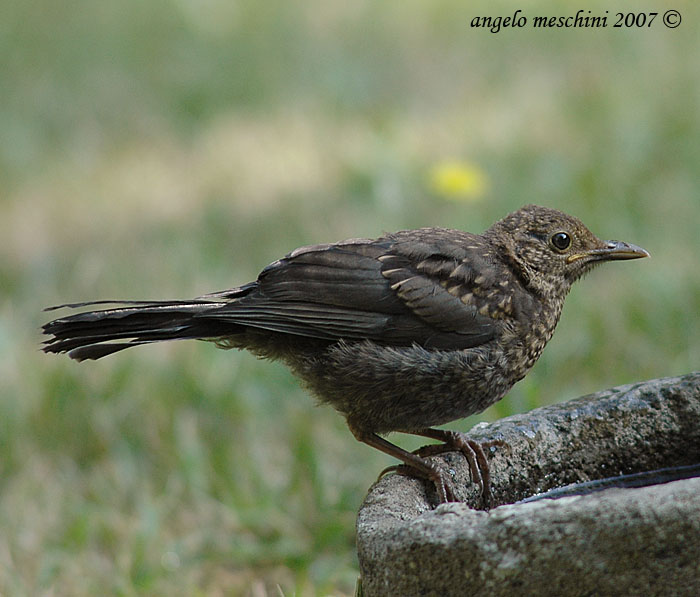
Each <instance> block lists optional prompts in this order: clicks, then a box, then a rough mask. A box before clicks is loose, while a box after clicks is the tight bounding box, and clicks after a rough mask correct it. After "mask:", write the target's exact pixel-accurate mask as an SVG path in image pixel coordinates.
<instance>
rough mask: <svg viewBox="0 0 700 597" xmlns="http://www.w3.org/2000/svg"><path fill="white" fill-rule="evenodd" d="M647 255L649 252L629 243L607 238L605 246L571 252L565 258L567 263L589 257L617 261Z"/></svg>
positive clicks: (593, 259) (597, 259)
mask: <svg viewBox="0 0 700 597" xmlns="http://www.w3.org/2000/svg"><path fill="white" fill-rule="evenodd" d="M642 257H649V252H648V251H646V250H644V249H642V247H638V246H637V245H633V244H630V243H625V242H622V241H621V240H607V241H605V246H604V247H601V248H598V249H591V250H590V251H584V252H582V253H573V254H571V255H569V256H568V257H567V258H566V262H567V263H572V262H574V261H578V260H579V259H590V260H591V261H618V260H622V259H640V258H642Z"/></svg>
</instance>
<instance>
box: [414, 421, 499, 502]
mask: <svg viewBox="0 0 700 597" xmlns="http://www.w3.org/2000/svg"><path fill="white" fill-rule="evenodd" d="M414 433H416V434H418V435H423V436H426V437H431V438H434V439H439V440H441V441H442V442H443V443H442V444H431V445H429V446H423V447H422V448H419V449H418V450H416V451H415V452H414V454H415V455H416V456H419V457H421V458H425V457H426V456H436V455H438V454H444V453H445V452H452V451H455V450H456V451H459V452H461V453H462V454H463V455H464V457H465V458H466V459H467V464H468V466H469V474H470V475H471V478H472V481H473V482H474V483H476V485H478V486H479V489H480V491H481V503H482V507H483V508H484V509H485V510H488V509H489V508H490V507H491V472H490V469H489V463H488V460H487V458H486V450H488V449H489V448H492V447H494V446H503V445H504V443H505V442H503V441H502V440H498V439H495V440H489V441H486V442H478V441H476V440H473V439H471V438H470V437H469V436H468V435H466V434H465V433H461V432H459V431H448V430H443V429H424V430H421V431H419V432H414ZM438 493H439V491H438Z"/></svg>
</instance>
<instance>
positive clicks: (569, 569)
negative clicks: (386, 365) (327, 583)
mask: <svg viewBox="0 0 700 597" xmlns="http://www.w3.org/2000/svg"><path fill="white" fill-rule="evenodd" d="M470 435H471V437H473V438H474V439H479V440H488V439H500V440H502V441H503V442H504V443H503V445H502V446H498V447H496V448H493V449H492V450H491V454H490V466H491V472H492V485H493V494H494V505H495V506H498V507H494V508H493V509H491V510H490V511H488V512H485V511H481V510H475V509H472V508H470V505H472V506H473V505H475V504H477V503H478V501H479V500H478V495H477V492H476V489H475V486H474V485H473V484H472V483H471V482H470V480H469V472H468V469H467V467H466V463H465V461H464V459H463V458H462V457H461V456H460V455H458V454H456V453H448V454H445V455H443V456H441V457H439V458H437V459H436V462H439V463H441V466H444V467H445V470H446V471H449V472H450V474H451V476H452V478H453V479H454V482H455V487H456V490H457V493H458V495H459V496H460V497H461V499H463V500H464V502H465V503H454V504H443V505H440V506H438V507H437V508H435V509H433V506H434V499H435V496H434V495H433V494H432V493H433V492H432V490H430V488H429V486H428V484H426V483H424V482H422V481H420V480H417V479H412V478H409V477H405V476H402V475H387V476H386V477H384V478H383V479H381V480H380V481H379V482H378V483H376V484H375V486H374V487H373V488H372V489H371V490H370V493H369V494H368V496H367V498H366V500H365V502H364V504H363V506H362V508H361V510H360V513H359V515H358V522H357V539H358V553H359V558H360V568H361V573H362V586H363V591H364V595H365V597H377V596H385V595H402V596H407V597H408V596H411V595H440V596H449V595H489V596H499V595H521V594H522V595H540V594H542V595H547V594H552V595H555V594H559V595H561V594H566V595H591V594H600V595H630V594H643V595H698V594H700V479H698V478H695V479H687V480H683V481H675V482H672V483H666V484H663V485H654V486H650V487H643V488H637V489H615V488H613V489H607V490H605V491H601V492H598V493H594V494H590V495H584V496H575V497H566V498H561V499H558V500H540V501H537V502H532V503H525V504H514V502H516V501H518V500H520V499H523V498H526V497H528V496H531V495H534V494H537V493H540V492H543V491H547V490H549V489H552V488H555V487H559V486H562V485H566V484H568V483H575V482H582V481H589V480H592V479H600V478H606V477H611V476H615V475H620V474H628V473H634V472H641V471H647V470H653V469H658V468H663V467H668V466H677V465H686V464H695V463H698V462H700V372H699V373H693V374H690V375H686V376H683V377H677V378H666V379H658V380H652V381H648V382H643V383H639V384H634V385H629V386H622V387H618V388H613V389H611V390H606V391H604V392H600V393H597V394H593V395H590V396H586V397H583V398H579V399H576V400H572V401H570V402H567V403H564V404H558V405H554V406H549V407H545V408H540V409H536V410H534V411H532V412H530V413H527V414H525V415H517V416H514V417H509V418H507V419H503V420H501V421H498V422H496V423H493V424H491V425H481V426H479V427H478V428H476V429H474V430H473V432H472V433H470Z"/></svg>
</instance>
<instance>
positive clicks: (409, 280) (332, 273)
mask: <svg viewBox="0 0 700 597" xmlns="http://www.w3.org/2000/svg"><path fill="white" fill-rule="evenodd" d="M431 230H433V229H426V230H424V231H421V232H422V234H423V236H424V237H426V239H427V240H428V241H429V240H430V238H429V237H430V234H431ZM433 233H437V232H434V230H433ZM416 244H420V243H416V242H415V239H414V242H411V241H410V239H404V238H403V237H401V236H400V235H392V236H387V237H384V238H381V239H378V240H374V241H370V240H365V239H359V240H351V241H345V242H343V243H336V244H332V245H316V246H313V247H304V248H301V249H297V250H296V251H294V252H292V253H290V254H289V255H288V256H286V257H285V258H283V259H280V260H278V261H276V262H274V263H272V264H271V265H269V266H268V267H267V268H265V269H264V270H263V271H262V273H261V274H260V276H259V278H258V280H257V282H256V283H255V287H254V288H250V291H249V292H247V293H246V295H245V296H243V297H240V298H239V297H232V298H234V300H232V301H231V302H228V303H225V304H223V305H222V306H221V307H219V308H218V309H215V310H208V311H207V312H205V313H203V314H202V317H206V318H217V319H222V320H227V321H229V322H235V323H238V324H242V325H247V326H251V327H257V328H262V329H267V330H271V331H277V332H282V333H288V334H296V335H301V336H307V337H312V338H319V339H323V340H330V341H334V340H339V339H353V340H359V339H368V340H373V341H375V342H380V343H383V344H391V345H411V344H413V343H417V344H420V345H423V346H426V347H430V348H444V349H447V348H468V347H472V346H477V345H479V344H482V343H484V342H486V341H488V340H490V339H491V338H492V337H493V336H494V335H495V333H496V329H497V325H498V322H496V321H494V320H492V319H491V318H489V317H486V316H484V315H481V314H479V313H478V312H477V310H476V309H475V308H474V307H472V306H469V305H466V304H465V303H464V302H462V301H461V300H460V298H459V297H458V296H454V295H453V294H450V292H449V291H448V290H447V286H446V285H445V284H444V283H443V278H445V276H447V277H449V276H448V274H445V272H449V271H452V270H454V269H455V268H456V267H458V266H459V263H460V262H459V260H458V259H457V258H456V257H455V256H454V255H452V254H450V251H445V250H444V249H445V247H447V246H448V245H447V244H445V247H440V246H439V243H438V246H434V243H430V242H427V243H424V246H420V247H419V248H417V247H416ZM453 250H454V251H457V249H456V248H454V247H453ZM462 253H463V251H462ZM462 257H463V258H464V257H466V255H462ZM215 296H217V297H218V298H220V299H221V298H223V297H224V296H225V292H224V293H217V295H215Z"/></svg>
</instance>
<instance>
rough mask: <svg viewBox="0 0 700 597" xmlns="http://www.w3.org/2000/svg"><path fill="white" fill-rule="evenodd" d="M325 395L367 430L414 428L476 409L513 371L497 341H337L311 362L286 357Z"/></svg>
mask: <svg viewBox="0 0 700 597" xmlns="http://www.w3.org/2000/svg"><path fill="white" fill-rule="evenodd" d="M289 364H290V365H291V366H292V368H293V369H294V370H295V372H296V373H297V375H299V376H300V377H301V378H302V379H304V381H305V382H306V384H307V385H308V386H309V387H310V389H311V390H312V391H313V392H314V393H315V394H316V396H318V397H319V398H320V400H321V401H322V402H326V403H329V404H331V405H332V406H333V407H334V408H336V409H337V410H338V411H340V412H341V413H342V414H344V415H345V417H346V418H347V419H348V423H349V424H350V425H351V426H352V427H354V428H356V429H360V430H363V431H367V432H374V433H387V432H390V431H411V430H416V429H424V428H426V427H431V426H434V425H440V424H443V423H448V422H450V421H453V420H455V419H460V418H463V417H466V416H469V415H471V414H474V413H477V412H481V411H482V410H484V409H485V408H487V407H488V406H489V405H491V404H493V403H494V402H496V401H497V400H499V399H500V398H502V397H503V396H504V395H505V393H506V392H507V391H508V390H509V389H510V387H511V386H512V385H513V383H515V381H517V380H518V379H519V378H516V377H514V375H513V372H512V367H511V366H509V363H508V355H506V354H505V353H504V352H503V351H502V350H501V349H500V348H499V347H498V345H485V346H481V347H478V348H473V349H466V350H445V351H443V350H439V351H438V350H426V349H424V348H422V347H420V346H415V345H414V346H412V347H387V346H381V345H378V344H375V343H372V342H359V343H352V344H350V343H338V344H335V345H333V346H331V347H329V349H328V350H327V352H326V353H325V354H324V355H323V357H322V358H317V359H316V360H315V361H314V362H313V364H311V365H310V361H309V360H307V359H304V360H301V361H297V362H290V363H289Z"/></svg>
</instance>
